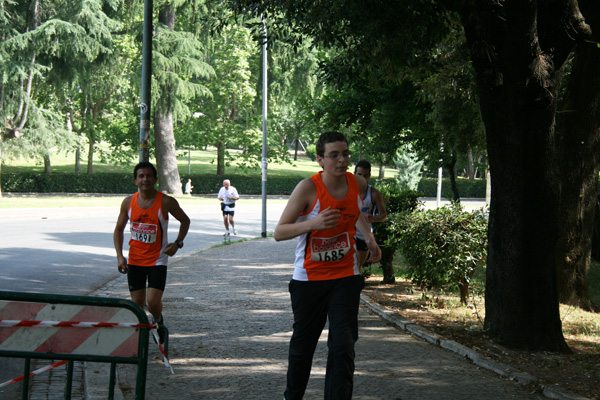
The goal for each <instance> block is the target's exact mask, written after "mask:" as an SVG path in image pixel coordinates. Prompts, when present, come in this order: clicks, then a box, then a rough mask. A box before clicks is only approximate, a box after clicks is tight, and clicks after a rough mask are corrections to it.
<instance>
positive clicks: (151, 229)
mask: <svg viewBox="0 0 600 400" xmlns="http://www.w3.org/2000/svg"><path fill="white" fill-rule="evenodd" d="M138 194H139V193H135V194H134V195H133V196H132V197H131V204H130V205H129V213H128V216H129V221H130V231H131V239H130V240H129V260H128V261H127V263H128V264H130V265H137V266H140V267H151V266H154V265H167V260H168V256H167V255H166V254H165V253H164V252H163V251H164V249H165V247H166V246H167V244H168V239H167V229H168V225H169V217H168V215H163V211H162V198H163V194H162V193H161V192H156V198H155V199H154V203H153V204H152V206H151V207H150V208H147V209H143V208H141V207H140V206H139V205H138V201H137V200H138Z"/></svg>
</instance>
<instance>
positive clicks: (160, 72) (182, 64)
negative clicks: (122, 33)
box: [152, 1, 213, 194]
mask: <svg viewBox="0 0 600 400" xmlns="http://www.w3.org/2000/svg"><path fill="white" fill-rule="evenodd" d="M179 4H180V2H171V1H167V2H165V3H163V4H162V5H161V6H160V7H159V16H158V22H159V24H158V25H157V27H156V34H155V37H154V39H153V53H152V72H153V82H152V89H153V94H152V100H153V104H154V107H153V110H154V139H155V149H156V164H157V165H156V166H157V170H158V175H159V177H158V178H159V188H160V190H166V191H167V192H168V193H173V194H182V188H181V181H180V178H179V171H178V169H177V154H176V144H175V134H174V126H175V124H176V123H177V122H179V121H184V120H185V119H186V118H188V117H189V116H190V114H191V111H190V108H189V105H188V104H189V102H190V101H191V100H192V99H195V98H200V97H204V96H208V95H209V94H210V91H209V90H208V88H207V87H206V86H204V85H203V84H202V83H201V82H200V81H198V80H197V79H198V78H207V77H209V76H210V75H211V74H212V72H213V71H212V68H211V67H210V66H209V65H207V64H206V63H205V62H204V61H203V58H204V55H203V51H204V50H203V47H202V44H201V43H200V42H199V41H198V40H197V39H196V38H195V37H194V34H192V33H190V32H186V31H183V30H176V29H175V28H176V19H177V18H176V17H177V15H176V7H177V6H178V5H179Z"/></svg>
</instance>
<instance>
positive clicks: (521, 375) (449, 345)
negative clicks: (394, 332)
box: [360, 293, 590, 400]
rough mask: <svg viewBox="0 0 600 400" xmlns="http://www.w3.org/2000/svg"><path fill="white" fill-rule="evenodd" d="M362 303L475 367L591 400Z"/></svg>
mask: <svg viewBox="0 0 600 400" xmlns="http://www.w3.org/2000/svg"><path fill="white" fill-rule="evenodd" d="M360 300H361V302H362V303H363V304H364V305H365V306H367V308H369V309H370V310H371V311H372V312H374V313H375V314H377V315H379V316H380V317H381V318H383V319H385V320H386V321H388V322H390V323H391V324H393V325H396V326H397V327H398V328H400V329H402V330H405V331H407V332H410V333H411V334H413V335H415V336H417V337H419V338H421V339H423V340H425V341H427V342H429V343H431V344H433V345H436V346H439V347H441V348H443V349H446V350H448V351H451V352H453V353H456V354H459V355H461V356H463V357H465V358H467V359H469V360H471V361H472V362H473V363H474V364H475V365H477V366H479V367H481V368H485V369H487V370H489V371H492V372H494V373H496V374H498V375H500V376H503V377H505V378H509V379H511V380H514V381H516V382H518V383H519V384H521V385H531V384H533V385H537V386H538V387H539V390H540V393H542V394H543V395H544V396H545V397H548V398H550V399H556V400H590V399H589V398H587V397H585V396H581V395H578V394H576V393H572V392H569V391H568V390H566V389H563V388H561V387H558V386H547V385H542V384H541V383H539V380H538V379H537V378H536V377H535V376H533V375H530V374H528V373H525V372H521V371H518V370H516V369H515V368H512V367H510V366H508V365H505V364H502V363H498V362H496V361H493V360H491V359H489V358H488V357H484V356H482V355H481V354H479V353H477V352H476V351H474V350H473V349H471V348H469V347H467V346H464V345H462V344H460V343H457V342H455V341H453V340H447V339H444V338H443V337H442V336H440V335H438V334H436V333H433V332H431V331H429V330H428V329H426V328H423V327H422V326H419V325H417V324H416V323H415V322H414V321H412V320H410V319H408V318H406V317H403V316H401V315H398V314H396V313H395V312H394V311H392V310H390V309H388V308H386V307H384V306H381V305H379V304H377V303H375V302H374V301H373V299H371V298H370V297H369V296H368V295H366V294H364V293H361V295H360Z"/></svg>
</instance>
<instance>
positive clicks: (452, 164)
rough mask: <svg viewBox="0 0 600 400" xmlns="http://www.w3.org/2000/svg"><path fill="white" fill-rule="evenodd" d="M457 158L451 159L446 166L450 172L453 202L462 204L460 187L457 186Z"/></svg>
mask: <svg viewBox="0 0 600 400" xmlns="http://www.w3.org/2000/svg"><path fill="white" fill-rule="evenodd" d="M455 166H456V156H452V157H450V161H449V162H448V164H445V165H444V168H445V169H446V172H448V178H449V179H450V187H451V188H452V201H457V202H460V192H459V191H458V185H457V184H456V171H455V170H454V167H455Z"/></svg>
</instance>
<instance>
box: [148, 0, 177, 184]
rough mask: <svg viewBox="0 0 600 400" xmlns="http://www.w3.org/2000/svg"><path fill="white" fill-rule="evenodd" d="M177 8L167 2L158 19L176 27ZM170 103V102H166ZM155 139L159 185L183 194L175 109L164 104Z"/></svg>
mask: <svg viewBox="0 0 600 400" xmlns="http://www.w3.org/2000/svg"><path fill="white" fill-rule="evenodd" d="M175 20H176V15H175V8H174V7H173V4H165V5H164V7H163V8H162V9H161V10H160V12H159V15H158V21H159V22H161V23H163V24H165V25H166V26H168V27H169V28H170V29H171V30H173V29H174V28H175ZM162 92H163V93H169V94H171V95H173V93H174V90H173V88H164V89H163V90H162ZM165 103H166V104H169V103H170V102H168V101H167V102H165ZM154 110H155V111H154V139H155V143H156V169H157V170H158V187H159V190H161V191H166V192H167V193H171V194H175V195H181V194H183V191H182V189H181V179H180V177H179V170H178V169H177V152H176V147H175V133H174V130H173V111H172V110H170V109H168V108H167V107H166V106H164V105H162V104H157V105H156V107H154Z"/></svg>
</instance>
